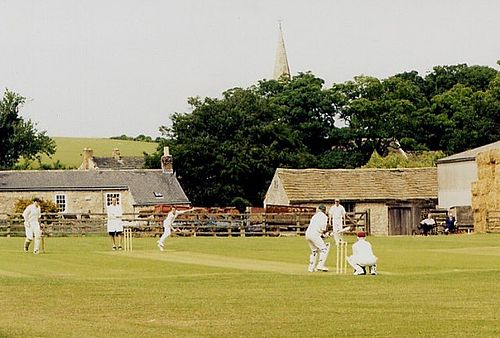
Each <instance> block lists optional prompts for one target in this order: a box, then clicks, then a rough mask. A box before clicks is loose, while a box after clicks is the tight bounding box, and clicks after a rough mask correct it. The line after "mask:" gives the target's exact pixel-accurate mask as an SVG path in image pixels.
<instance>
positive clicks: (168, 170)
mask: <svg viewBox="0 0 500 338" xmlns="http://www.w3.org/2000/svg"><path fill="white" fill-rule="evenodd" d="M161 169H162V170H163V173H165V174H173V173H174V167H173V160H172V155H170V152H169V150H168V147H163V156H162V157H161Z"/></svg>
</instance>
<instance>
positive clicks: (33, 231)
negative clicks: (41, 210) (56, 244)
mask: <svg viewBox="0 0 500 338" xmlns="http://www.w3.org/2000/svg"><path fill="white" fill-rule="evenodd" d="M24 232H25V234H26V242H30V243H31V241H32V240H33V238H35V247H34V248H33V250H34V251H38V250H40V239H41V237H42V231H41V230H40V223H38V222H33V223H27V224H24Z"/></svg>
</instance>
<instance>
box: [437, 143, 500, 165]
mask: <svg viewBox="0 0 500 338" xmlns="http://www.w3.org/2000/svg"><path fill="white" fill-rule="evenodd" d="M497 148H498V149H500V141H496V142H493V143H490V144H486V145H484V146H482V147H478V148H474V149H469V150H466V151H463V152H461V153H457V154H453V155H451V156H448V157H443V158H441V159H439V160H437V161H436V163H438V164H440V163H452V162H465V161H475V160H476V156H477V154H479V153H480V152H483V151H485V150H490V149H497Z"/></svg>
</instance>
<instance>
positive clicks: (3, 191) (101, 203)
mask: <svg viewBox="0 0 500 338" xmlns="http://www.w3.org/2000/svg"><path fill="white" fill-rule="evenodd" d="M84 154H85V151H84ZM86 155H87V156H85V155H84V160H83V161H84V162H83V163H82V165H81V166H80V168H82V170H47V171H42V170H36V171H35V170H29V171H0V208H1V210H2V213H10V212H12V210H13V208H14V205H15V203H16V201H17V200H19V199H20V198H25V199H30V198H32V197H34V196H38V197H40V198H43V199H47V200H53V201H54V202H55V203H56V204H57V205H58V206H59V209H60V212H61V213H103V212H105V210H106V205H108V204H109V203H110V201H111V199H112V198H113V197H116V198H117V199H118V200H119V203H120V204H121V205H122V207H123V211H124V213H137V212H140V211H141V210H146V209H151V208H152V207H154V205H158V204H169V205H189V204H190V202H189V199H188V198H187V196H186V194H185V193H184V191H183V189H182V187H181V185H180V184H179V182H178V180H177V177H176V176H175V173H174V171H173V167H172V156H171V155H170V154H169V152H168V148H165V149H164V155H163V157H162V169H123V168H122V169H101V167H100V166H99V167H98V166H97V165H95V164H96V163H100V162H99V160H97V161H95V160H92V156H91V152H89V151H87V152H86ZM88 155H90V156H88ZM89 160H91V161H89ZM112 162H113V161H111V160H109V161H107V163H112ZM122 162H123V163H124V164H126V163H131V162H130V161H127V159H122ZM101 163H102V162H101Z"/></svg>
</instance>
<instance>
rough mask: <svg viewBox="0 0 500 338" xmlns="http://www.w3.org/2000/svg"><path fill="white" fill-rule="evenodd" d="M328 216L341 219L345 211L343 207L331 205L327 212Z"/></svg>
mask: <svg viewBox="0 0 500 338" xmlns="http://www.w3.org/2000/svg"><path fill="white" fill-rule="evenodd" d="M328 215H330V217H332V218H333V219H342V217H343V216H344V215H345V209H344V206H343V205H341V204H339V205H338V206H337V205H335V204H334V205H332V207H331V208H330V210H328Z"/></svg>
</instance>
